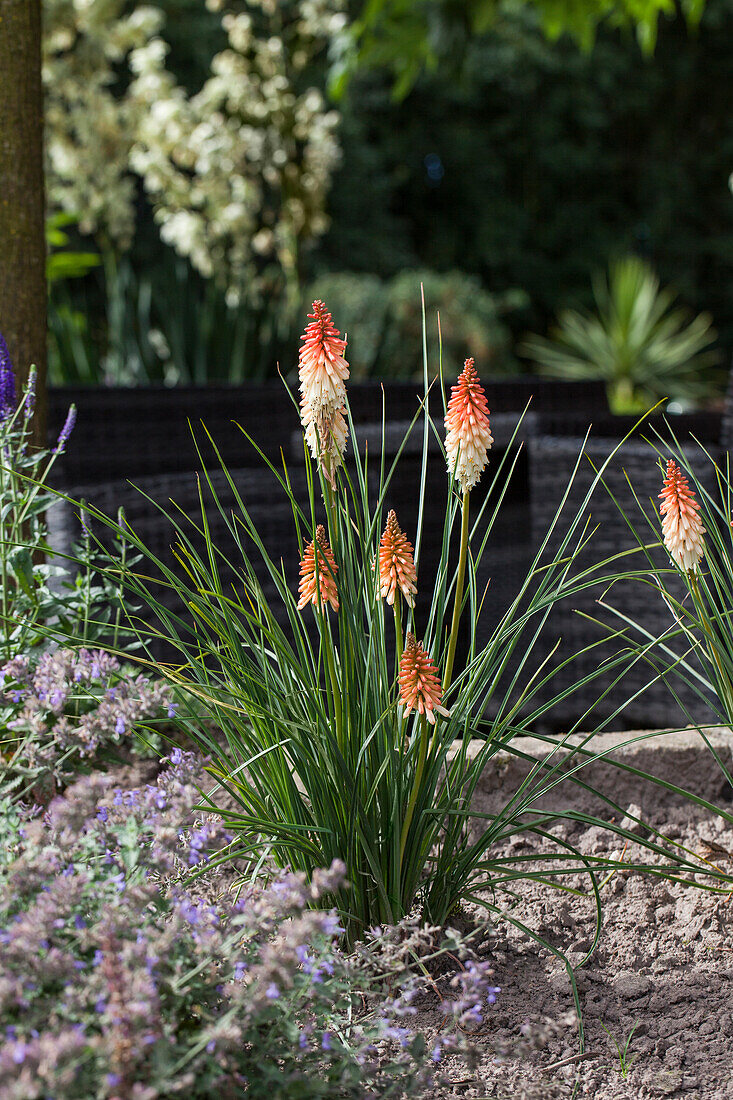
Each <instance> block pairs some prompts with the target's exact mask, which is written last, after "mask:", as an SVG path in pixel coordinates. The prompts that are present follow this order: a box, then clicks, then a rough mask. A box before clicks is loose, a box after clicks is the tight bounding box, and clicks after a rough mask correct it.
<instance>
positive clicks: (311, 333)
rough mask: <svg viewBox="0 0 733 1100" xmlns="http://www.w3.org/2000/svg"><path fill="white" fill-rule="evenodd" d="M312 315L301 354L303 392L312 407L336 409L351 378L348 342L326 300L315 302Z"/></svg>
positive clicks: (299, 365)
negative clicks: (328, 308)
mask: <svg viewBox="0 0 733 1100" xmlns="http://www.w3.org/2000/svg"><path fill="white" fill-rule="evenodd" d="M308 316H309V317H310V318H311V323H310V324H309V325H308V326H307V328H306V330H305V333H304V334H303V336H302V337H301V339H302V341H303V346H302V347H301V349H300V355H299V357H298V372H299V375H300V392H301V395H302V398H303V401H304V402H305V403H306V404H307V405H310V407H311V409H313V410H316V411H321V410H324V409H328V410H331V411H335V410H336V409H340V408H341V406H342V405H343V403H344V398H345V396H346V389H345V386H344V383H345V382H346V379H347V378H348V377H349V364H348V363H347V362H346V360H345V359H344V352H345V351H346V341H345V340H343V339H342V338H341V334H340V332H339V330H338V329H337V328H336V326H335V325H334V323H333V320H332V318H331V314H330V313H329V312H328V310H327V309H326V307H325V305H324V304H323V302H320V301H315V302H314V303H313V312H312V313H309V314H308Z"/></svg>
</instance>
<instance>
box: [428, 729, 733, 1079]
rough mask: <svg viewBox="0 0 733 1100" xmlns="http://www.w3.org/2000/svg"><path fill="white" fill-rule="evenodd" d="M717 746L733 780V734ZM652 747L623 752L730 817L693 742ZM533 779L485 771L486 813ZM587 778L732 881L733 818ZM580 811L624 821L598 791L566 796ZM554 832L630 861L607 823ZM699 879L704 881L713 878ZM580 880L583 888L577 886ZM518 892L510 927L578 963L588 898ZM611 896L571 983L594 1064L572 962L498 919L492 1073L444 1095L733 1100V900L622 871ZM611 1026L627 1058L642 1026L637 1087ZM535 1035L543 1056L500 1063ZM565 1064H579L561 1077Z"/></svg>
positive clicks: (491, 944) (541, 889) (702, 750)
mask: <svg viewBox="0 0 733 1100" xmlns="http://www.w3.org/2000/svg"><path fill="white" fill-rule="evenodd" d="M631 736H634V735H631V734H624V735H606V738H607V740H608V745H609V746H612V745H613V744H614V738H616V740H617V741H618V739H619V738H622V739H624V740H626V739H628V738H629V737H631ZM711 736H713V737H714V740H715V744H716V746H717V748H718V751H719V752H720V754H721V757H722V758H723V759H724V761H725V763H726V766H727V767H728V768H729V771H730V762H731V748H732V747H733V735H731V733H730V732H729V731H727V730H726V731H716V732H715V733H714V734H712V735H711ZM648 744H649V743H640V744H637V745H636V746H635V747H633V748H632V749H630V750H629V749H625V750H621V755H619V753H615V755H617V756H618V758H619V759H623V760H626V761H629V762H631V763H633V765H634V766H636V767H639V768H642V769H644V770H647V771H649V772H652V773H653V774H655V775H657V776H660V777H661V778H664V779H666V780H668V781H669V782H671V783H675V784H678V785H681V786H684V787H686V788H688V789H690V790H692V791H693V792H694V793H695V794H698V795H700V796H701V797H703V798H705V799H707V800H709V801H711V802H713V803H715V804H716V805H718V806H721V807H722V808H724V810H725V811H726V812H727V813H728V814H729V815H731V817H733V801H731V796H732V795H733V791H731V789H730V787H729V785H728V784H727V782H726V781H725V779H724V777H723V774H722V772H721V771H720V769H719V768H718V766H717V765H716V763H715V761H714V760H713V758H712V756H711V754H710V752H709V750H708V749H707V748H706V747H705V746H704V745H703V744H702V741H701V738H700V736H699V734H698V733H697V732H693V731H686V732H684V733H682V734H665V735H663V736H662V737H661V738H656V739H655V740H654V742H653V747H651V748H650V747H647V746H648ZM524 768H525V765H523V764H519V763H516V762H514V761H510V762H507V763H506V764H505V765H504V766H503V767H501V768H499V769H498V770H497V771H496V772H495V773H494V774H493V775H488V774H487V775H485V776H484V781H483V785H482V788H481V790H480V792H479V794H478V797H477V801H476V808H477V810H482V811H486V810H496V809H497V808H498V807H499V806H500V805H501V804H502V803H503V802H504V801H505V800H506V798H507V795H508V794H509V793H510V792H511V791H513V790H516V786H517V783H518V782H519V779H520V778H521V775H522V772H523V769H524ZM586 778H588V779H589V780H590V781H591V782H593V784H594V785H596V786H598V787H601V788H603V789H605V790H607V791H608V792H609V793H612V795H613V797H614V798H615V800H616V801H617V802H618V803H619V804H620V805H621V806H622V807H629V808H630V812H631V813H632V814H634V816H640V817H642V818H643V819H644V820H645V821H646V822H648V823H649V824H650V825H652V826H653V827H656V828H657V829H659V830H660V831H661V832H663V833H665V834H666V836H668V837H669V838H671V839H672V840H673V841H675V842H677V843H681V844H684V845H686V846H687V847H689V848H690V849H692V850H693V851H694V852H696V853H698V854H701V855H704V856H705V857H706V858H707V859H710V860H711V861H713V862H715V863H716V865H717V866H718V867H720V868H721V869H724V870H726V871H729V872H730V873H731V874H732V875H733V825H731V824H730V823H729V822H727V821H725V820H724V819H722V818H721V817H719V816H716V815H715V814H714V813H711V812H710V811H709V810H707V809H705V808H701V807H698V806H696V805H694V804H692V803H690V801H689V800H685V799H683V798H681V797H679V796H677V795H675V794H673V793H670V792H669V791H665V790H664V789H662V788H659V787H655V786H653V785H650V784H648V783H646V782H644V781H642V780H639V779H638V778H637V777H634V776H631V775H628V774H624V773H623V772H620V771H618V770H617V769H614V768H613V767H612V766H611V765H608V764H594V765H593V766H592V770H591V769H588V772H587V776H586ZM571 805H572V807H573V808H575V809H578V810H583V811H590V812H592V813H593V814H595V815H597V816H603V817H604V818H605V819H609V818H611V817H612V816H613V815H612V812H611V811H610V810H609V808H608V807H607V806H604V804H603V803H600V802H599V801H598V800H597V799H595V798H593V797H592V796H591V795H589V794H587V793H583V792H578V791H577V789H575V793H574V789H573V788H572V787H570V786H568V785H566V786H564V787H563V788H562V794H561V795H559V796H557V797H556V798H555V806H564V807H565V808H567V807H569V806H571ZM633 807H636V809H633ZM553 832H555V834H556V835H558V836H562V837H563V838H564V839H566V840H568V841H570V842H571V843H572V844H574V845H575V846H577V847H578V848H579V849H580V850H581V851H582V852H583V853H588V854H594V855H598V854H599V853H608V854H609V855H610V854H611V853H614V854H615V856H616V857H618V856H619V855H621V853H622V850H623V845H622V843H620V841H619V838H618V837H616V836H614V835H613V834H612V833H609V832H607V831H605V830H602V829H599V828H598V827H597V826H590V827H589V826H587V825H586V824H581V823H569V824H563V825H562V826H558V827H556V828H555V829H554V830H553ZM523 844H524V845H525V847H524V848H522V845H523ZM543 847H545V850H547V842H546V841H538V840H535V839H533V838H530V840H529V843H528V842H527V839H526V838H524V839H515V840H513V841H509V842H508V843H507V845H506V849H505V853H497V854H508V853H510V852H512V853H514V854H523V852H524V851H527V852H528V853H529V851H530V848H531V849H534V850H535V851H538V850H542V848H543ZM660 858H661V857H660ZM624 859H625V860H629V861H631V860H639V861H641V860H642V859H646V861H649V860H648V857H645V856H644V854H643V850H642V849H641V847H640V846H639V845H638V844H630V845H629V846H628V848H627V850H626V852H625V853H624ZM697 878H698V881H699V882H702V881H703V878H702V876H697ZM566 881H567V880H566ZM573 884H574V885H577V886H580V887H583V888H584V889H587V883H586V884H585V886H584V884H583V882H582V880H581V879H577V880H575V881H574V883H573ZM731 886H733V880H732V882H731ZM516 892H517V893H518V894H519V895H520V897H519V900H518V901H516V903H515V904H514V906H513V908H512V910H511V913H512V916H513V917H515V918H517V919H518V920H520V921H522V922H523V923H524V924H525V925H526V926H528V927H529V928H531V929H533V930H534V931H535V932H536V933H537V934H538V935H540V936H541V937H542V938H543V939H545V940H547V941H549V942H550V943H552V944H553V945H555V946H556V947H558V948H560V949H561V950H562V951H563V952H565V953H566V954H567V955H568V957H569V959H570V961H571V963H572V965H573V966H574V967H579V964H580V962H581V960H582V959H583V956H584V955H585V953H586V952H587V951H588V949H589V948H590V946H591V944H592V940H593V935H594V931H595V905H594V903H593V900H592V898H579V897H575V896H572V895H568V894H562V893H559V892H557V891H555V890H552V889H549V888H548V887H546V886H542V885H539V884H534V883H523V884H521V885H520V886H519V887H518V888H517V891H516ZM602 899H603V906H604V911H603V928H602V932H601V937H600V941H599V943H598V946H597V948H596V950H595V952H594V953H593V955H592V957H591V958H590V960H589V961H588V962H587V963H585V964H584V965H583V966H582V967H579V968H578V969H577V970H576V971H575V973H576V979H577V984H578V988H579V991H580V1000H581V1007H582V1017H583V1022H584V1027H585V1055H584V1056H583V1057H582V1058H579V1057H578V1052H579V1040H578V1028H577V1021H576V1020H575V1018H574V1016H573V1013H572V1009H573V999H572V995H571V989H570V982H569V978H568V974H567V971H566V969H565V967H564V966H563V964H562V962H561V961H560V960H559V959H558V958H557V957H556V956H554V955H553V954H552V953H551V952H550V951H547V950H544V949H542V948H540V947H538V946H537V944H536V943H535V942H533V941H532V940H531V939H530V938H529V937H528V936H526V935H525V934H523V933H521V932H520V931H518V930H516V929H514V928H512V927H511V926H509V925H507V924H505V923H503V922H499V923H497V924H495V926H494V927H493V929H492V930H490V931H489V932H487V934H486V936H485V938H484V941H483V943H482V945H481V951H482V952H483V953H484V955H485V957H487V958H489V959H491V960H492V962H493V965H494V972H495V980H496V984H497V985H498V986H501V988H502V993H501V995H500V996H499V997H498V999H497V1002H496V1005H495V1006H494V1007H493V1008H492V1009H490V1010H489V1013H488V1015H487V1018H486V1023H485V1025H484V1027H483V1029H482V1031H481V1034H480V1036H477V1038H479V1039H480V1043H481V1047H482V1049H483V1055H482V1061H481V1065H480V1067H479V1069H478V1072H477V1073H475V1074H471V1073H469V1072H467V1071H466V1069H465V1066H460V1065H458V1064H456V1065H455V1066H452V1067H449V1068H450V1071H451V1075H452V1079H453V1083H452V1085H451V1086H449V1087H447V1088H441V1089H440V1090H436V1093H435V1095H436V1097H438V1096H440V1098H441V1100H444V1098H445V1100H447V1098H448V1097H450V1098H454V1097H455V1098H457V1097H467V1098H468V1097H471V1098H477V1097H492V1098H494V1097H496V1098H512V1100H515V1098H516V1100H522V1098H528V1100H529V1098H533V1100H540V1098H547V1100H555V1098H564V1097H570V1096H572V1095H573V1093H574V1094H575V1095H576V1096H580V1097H594V1098H598V1100H631V1098H633V1100H647V1098H649V1100H651V1098H657V1097H668V1098H677V1097H686V1098H689V1100H703V1098H705V1100H728V1098H730V1100H733V896H731V895H728V896H721V895H720V894H714V893H710V892H706V891H704V890H701V889H698V888H696V887H695V886H685V885H681V884H678V883H674V882H670V881H668V880H665V879H663V878H662V879H660V878H655V877H654V876H653V875H651V874H638V873H633V872H627V871H619V872H616V873H615V874H613V876H612V877H611V878H610V880H609V881H608V882H607V883H606V884H605V885H604V886H603V888H602ZM433 1019H435V1020H436V1021H437V1013H436V1011H435V1008H434V1006H430V1005H426V1006H425V1007H424V1008H423V1010H422V1018H421V1019H419V1020H418V1023H422V1024H423V1026H427V1027H429V1026H430V1024H431V1022H433ZM604 1028H607V1029H608V1031H610V1032H611V1034H612V1036H614V1037H615V1039H616V1040H617V1041H618V1042H619V1043H620V1045H621V1046H622V1047H623V1045H624V1043H625V1041H626V1038H627V1036H628V1035H629V1033H630V1032H631V1030H632V1028H635V1031H634V1034H633V1037H632V1039H631V1042H630V1045H629V1058H630V1059H631V1060H632V1061H633V1064H632V1065H631V1067H630V1068H629V1069H628V1071H627V1072H626V1074H625V1075H624V1073H623V1072H622V1067H621V1064H620V1060H619V1057H618V1055H617V1053H616V1050H615V1048H614V1045H613V1042H612V1039H611V1038H610V1037H609V1035H608V1033H607V1032H606V1031H605V1030H604ZM523 1030H524V1031H525V1032H527V1033H528V1034H529V1036H530V1037H531V1036H532V1035H534V1036H535V1038H536V1039H537V1040H538V1041H539V1042H541V1041H542V1039H543V1037H544V1039H545V1043H544V1045H543V1046H542V1048H541V1049H537V1050H534V1051H529V1053H528V1052H527V1050H526V1049H524V1050H523V1051H522V1052H521V1053H517V1052H516V1051H515V1052H514V1053H509V1054H508V1055H506V1056H504V1057H499V1058H497V1054H496V1050H497V1046H498V1047H502V1046H504V1047H508V1048H510V1049H511V1048H512V1045H513V1044H514V1045H516V1043H517V1041H518V1040H519V1039H520V1036H521V1034H522V1031H523ZM523 1045H524V1047H525V1048H526V1044H523ZM530 1045H532V1044H531V1043H530ZM571 1059H572V1061H571ZM562 1062H566V1063H567V1064H565V1065H558V1063H562ZM574 1090H575V1091H574Z"/></svg>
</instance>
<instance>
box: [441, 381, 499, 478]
mask: <svg viewBox="0 0 733 1100" xmlns="http://www.w3.org/2000/svg"><path fill="white" fill-rule="evenodd" d="M445 430H446V437H445V451H446V455H447V458H448V473H449V474H451V475H452V476H454V477H455V479H456V481H457V482H458V484H459V485H460V487H461V492H462V493H468V492H470V490H471V489H473V487H474V485H475V484H476V482H477V481H478V479H479V478H480V477H481V473H482V471H483V469H484V467H485V466H486V463H487V462H488V451H489V448H490V447H491V444H492V443H493V442H494V437H493V436H492V434H491V428H490V426H489V406H488V402H487V400H486V394H485V393H484V388H483V386H482V385H481V383H480V381H479V377H478V374H477V373H476V368H475V367H474V365H473V359H467V360H466V362H465V363H464V366H463V371H462V373H461V375H460V376H459V378H458V381H457V382H456V384H455V386H453V387H452V389H451V397H450V401H449V402H448V410H447V413H446V417H445Z"/></svg>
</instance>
